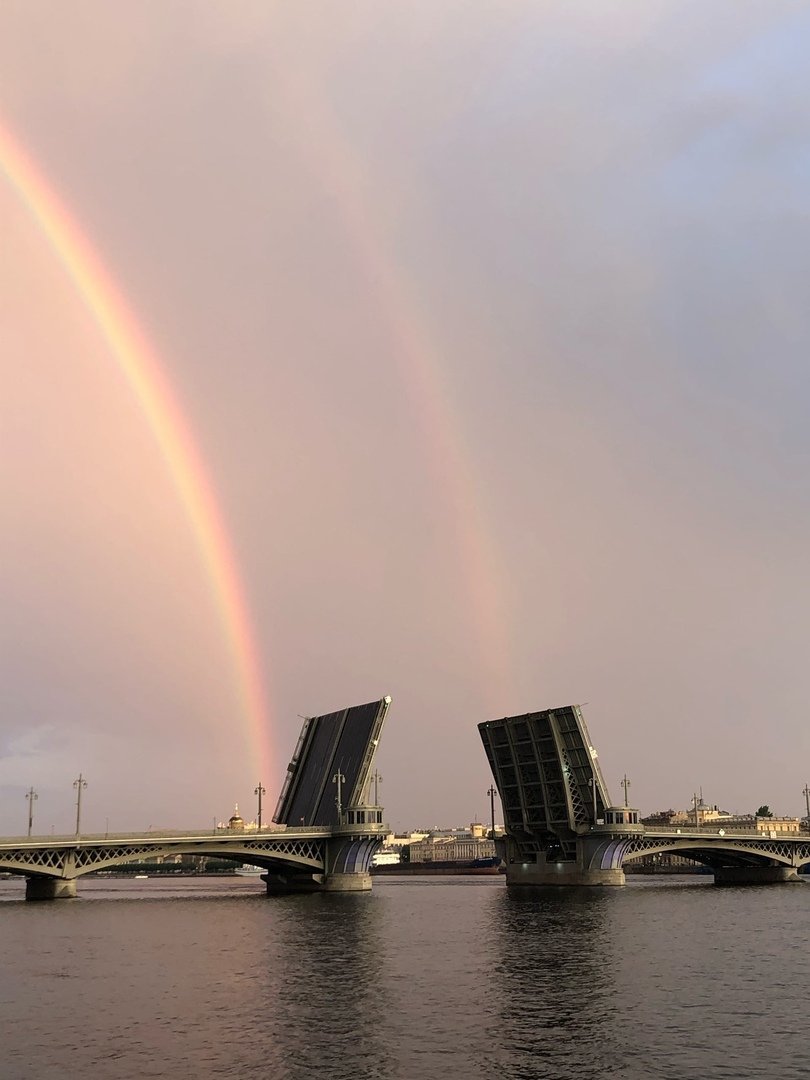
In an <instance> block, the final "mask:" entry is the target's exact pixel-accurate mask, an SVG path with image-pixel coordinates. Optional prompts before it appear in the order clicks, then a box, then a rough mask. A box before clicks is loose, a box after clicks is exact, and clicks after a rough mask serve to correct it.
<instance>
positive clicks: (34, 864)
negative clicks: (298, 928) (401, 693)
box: [0, 697, 391, 900]
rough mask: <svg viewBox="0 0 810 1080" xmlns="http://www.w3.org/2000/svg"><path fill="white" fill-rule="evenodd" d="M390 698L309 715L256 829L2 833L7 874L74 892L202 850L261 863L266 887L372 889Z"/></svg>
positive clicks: (41, 887) (29, 888)
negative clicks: (85, 883)
mask: <svg viewBox="0 0 810 1080" xmlns="http://www.w3.org/2000/svg"><path fill="white" fill-rule="evenodd" d="M390 704H391V699H390V697H385V698H382V699H380V700H378V701H373V702H369V703H368V704H366V705H355V706H352V707H351V708H348V709H341V710H339V711H338V712H334V713H328V714H325V715H323V716H313V717H308V718H307V719H306V720H305V721H304V725H303V728H302V730H301V734H300V736H299V738H298V743H297V744H296V747H295V751H294V753H293V757H292V760H291V762H290V764H289V767H288V769H287V776H286V779H285V781H284V785H283V787H282V790H281V795H280V796H279V800H278V805H277V806H276V810H275V813H274V815H273V820H274V821H275V822H276V825H275V826H269V827H267V828H265V829H261V830H256V831H248V832H246V831H244V830H241V829H225V830H220V829H218V830H217V831H216V832H213V833H211V832H202V833H201V832H162V833H161V834H159V835H158V834H155V833H151V832H150V833H147V834H144V833H117V834H115V835H108V834H105V835H103V836H100V835H97V836H92V835H84V834H82V835H75V836H47V837H16V838H15V837H8V838H0V872H4V873H11V874H20V875H22V876H24V877H25V879H26V890H25V895H26V899H28V900H56V899H62V898H67V897H74V896H76V894H77V892H76V884H77V881H78V880H79V878H81V877H83V876H84V875H86V874H92V873H97V872H98V871H100V870H106V869H110V868H112V867H117V866H125V865H126V864H127V863H142V862H143V861H144V860H146V859H152V858H155V857H161V856H162V857H164V858H170V857H172V856H174V855H201V856H209V857H213V858H217V859H230V860H232V861H233V862H235V863H247V864H249V865H253V866H259V867H262V868H263V869H264V870H265V873H264V874H263V875H262V878H263V880H264V881H265V883H266V885H267V892H268V894H273V893H284V892H318V891H323V892H356V891H365V890H368V889H370V888H371V875H370V872H369V867H370V865H371V857H372V855H373V854H374V852H375V851H376V849H377V848H378V847H379V845H380V844H381V842H382V839H383V837H384V836H385V834H386V833H387V832H388V826H387V825H386V824H385V823H384V822H383V810H382V807H380V806H376V805H371V804H370V802H369V798H368V796H369V788H370V786H371V783H370V782H371V770H372V767H373V764H374V756H375V753H376V751H377V747H378V745H379V741H380V735H381V733H382V727H383V723H384V721H385V717H386V714H387V712H388V708H389V706H390Z"/></svg>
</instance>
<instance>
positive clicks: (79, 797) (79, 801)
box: [73, 773, 87, 836]
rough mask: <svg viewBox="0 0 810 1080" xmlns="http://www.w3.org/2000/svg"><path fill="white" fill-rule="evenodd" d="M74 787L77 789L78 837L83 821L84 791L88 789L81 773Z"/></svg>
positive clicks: (74, 782)
mask: <svg viewBox="0 0 810 1080" xmlns="http://www.w3.org/2000/svg"><path fill="white" fill-rule="evenodd" d="M73 786H74V787H75V788H76V835H77V836H78V835H79V831H80V829H81V820H82V791H83V790H84V789H85V788H86V787H87V781H86V780H85V779H84V777H83V776H82V774H81V773H79V777H78V779H77V780H74V781H73Z"/></svg>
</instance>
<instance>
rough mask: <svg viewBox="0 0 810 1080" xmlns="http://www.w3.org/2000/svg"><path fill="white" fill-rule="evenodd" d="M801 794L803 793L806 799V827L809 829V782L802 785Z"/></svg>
mask: <svg viewBox="0 0 810 1080" xmlns="http://www.w3.org/2000/svg"><path fill="white" fill-rule="evenodd" d="M802 795H804V797H805V799H806V801H807V828H808V829H809V830H810V784H805V785H804V791H803V792H802Z"/></svg>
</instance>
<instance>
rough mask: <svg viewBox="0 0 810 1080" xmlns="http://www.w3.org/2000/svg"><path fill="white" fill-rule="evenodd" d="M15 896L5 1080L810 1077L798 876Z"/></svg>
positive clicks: (175, 884) (165, 882) (4, 925)
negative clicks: (769, 881)
mask: <svg viewBox="0 0 810 1080" xmlns="http://www.w3.org/2000/svg"><path fill="white" fill-rule="evenodd" d="M261 889H262V886H261V884H260V883H257V882H254V881H251V880H249V879H244V878H236V877H226V878H221V879H217V878H175V879H162V878H150V879H148V880H134V879H127V878H107V879H101V878H96V879H86V880H83V881H80V883H79V890H80V898H79V899H78V900H73V901H70V900H63V901H56V902H51V903H39V904H35V903H25V902H24V901H23V900H22V883H21V882H20V881H8V880H5V881H0V948H1V949H2V951H1V952H0V957H2V962H1V963H0V1078H2V1080H45V1078H49V1077H52V1076H53V1077H59V1078H64V1077H67V1078H69V1080H73V1078H74V1077H75V1078H77V1080H78V1078H82V1080H88V1078H90V1077H93V1078H95V1080H118V1078H121V1080H134V1078H138V1080H140V1078H145V1077H172V1078H175V1080H185V1078H186V1077H190V1078H193V1080H209V1078H230V1077H238V1078H245V1077H263V1078H270V1080H276V1078H278V1080H304V1078H312V1077H324V1078H326V1080H344V1078H345V1080H349V1078H352V1080H364V1078H366V1077H368V1078H380V1080H411V1078H413V1080H439V1078H442V1080H449V1078H451V1077H454V1076H456V1075H457V1076H459V1077H461V1078H463V1080H478V1078H490V1077H492V1078H496V1077H497V1078H500V1077H505V1078H514V1080H540V1078H554V1080H568V1078H570V1080H591V1078H593V1080H597V1078H599V1080H602V1078H607V1077H621V1078H627V1080H636V1078H638V1080H646V1078H650V1077H665V1078H670V1077H671V1078H673V1080H692V1078H695V1080H698V1078H700V1080H705V1078H707V1077H708V1078H711V1080H717V1078H724V1077H729V1078H735V1080H740V1078H743V1077H751V1078H754V1077H778V1078H780V1080H790V1078H793V1077H803V1078H804V1077H806V1076H807V1075H808V1072H810V1049H808V1047H807V1039H806V1034H805V1031H806V1026H807V1014H808V995H809V994H810V950H809V949H808V940H807V926H808V911H810V888H808V886H807V885H805V884H795V885H781V886H770V887H740V888H723V889H719V888H715V887H714V886H713V885H712V884H711V879H710V878H695V877H688V878H669V877H668V878H664V877H661V878H644V879H642V880H640V879H638V878H636V879H629V884H628V885H627V886H626V887H625V888H623V889H619V888H616V889H611V888H604V889H598V888H597V889H570V890H565V889H558V890H546V891H543V892H542V893H538V894H537V895H534V896H532V897H530V898H520V899H518V898H514V897H511V896H509V895H508V894H507V890H506V888H505V885H504V883H503V881H502V879H500V878H461V877H459V878H447V877H442V878H396V877H386V878H384V879H378V880H377V881H375V885H374V891H373V892H372V893H371V894H365V895H354V896H352V895H346V896H340V895H326V896H317V895H316V896H292V897H276V898H267V897H265V896H264V895H263V894H262V892H261Z"/></svg>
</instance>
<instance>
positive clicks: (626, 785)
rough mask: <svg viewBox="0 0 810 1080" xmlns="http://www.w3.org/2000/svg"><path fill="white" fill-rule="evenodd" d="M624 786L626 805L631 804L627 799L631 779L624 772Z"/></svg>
mask: <svg viewBox="0 0 810 1080" xmlns="http://www.w3.org/2000/svg"><path fill="white" fill-rule="evenodd" d="M622 787H623V788H624V805H625V806H629V805H630V803H629V802H628V801H627V789H628V788H629V787H630V781H629V780H628V779H627V773H625V774H624V779H623V780H622Z"/></svg>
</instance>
